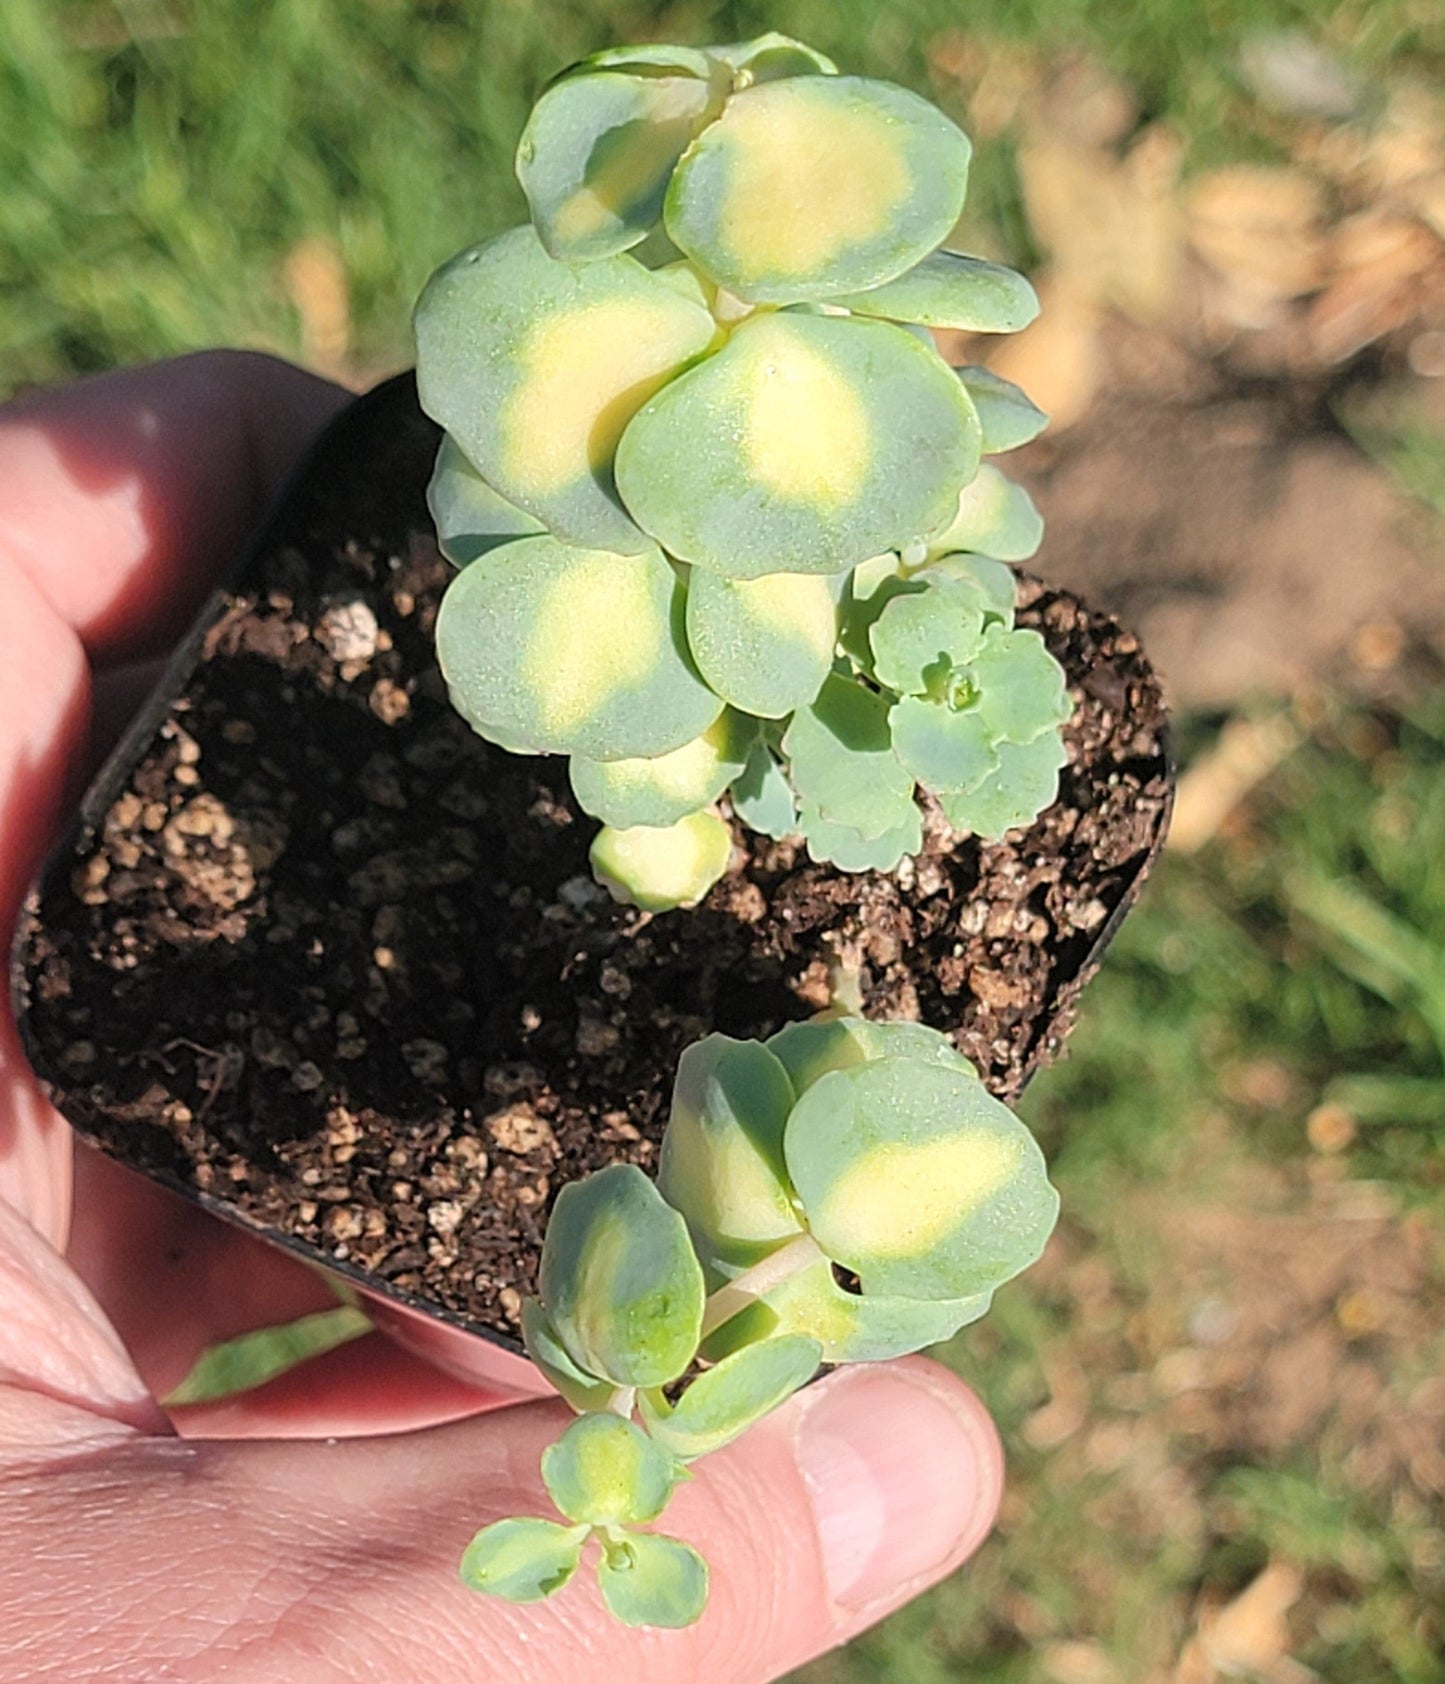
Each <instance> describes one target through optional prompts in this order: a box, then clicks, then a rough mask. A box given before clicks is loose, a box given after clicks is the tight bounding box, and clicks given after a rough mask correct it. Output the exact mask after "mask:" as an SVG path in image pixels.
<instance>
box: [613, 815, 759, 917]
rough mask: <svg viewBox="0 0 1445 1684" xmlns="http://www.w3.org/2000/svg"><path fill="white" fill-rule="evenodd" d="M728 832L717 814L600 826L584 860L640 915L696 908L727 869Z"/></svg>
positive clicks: (615, 898)
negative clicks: (619, 826)
mask: <svg viewBox="0 0 1445 1684" xmlns="http://www.w3.org/2000/svg"><path fill="white" fill-rule="evenodd" d="M732 849H733V839H732V833H731V831H729V829H728V827H727V826H726V825H725V824H724V823H723V821H722V820H721V819H720V818H719V817H718V816H717V814H716V813H711V812H702V813H689V814H688V815H687V817H686V818H681V819H679V820H678V821H677V823H676V824H669V825H642V824H639V825H630V826H628V827H627V828H626V829H623V830H618V829H615V828H614V827H613V826H612V825H603V827H602V829H601V830H599V831H598V832H597V834H596V836H594V837H593V839H592V846H591V848H590V849H589V850H588V853H587V857H588V859H589V860H590V861H591V864H592V871H593V874H594V875H595V877H596V878H597V881H598V882H599V883H601V884H602V886H603V888H605V889H606V890H607V892H608V893H609V894H610V895H611V896H612V898H613V899H614V900H619V901H623V902H625V903H626V904H628V905H630V906H640V907H641V908H642V910H643V911H644V912H671V911H672V910H673V908H674V907H678V906H696V905H697V903H698V902H699V901H700V900H701V899H702V898H703V896H704V895H705V894H706V893H707V892H708V890H709V889H710V888H712V886H713V884H714V883H716V882H717V880H718V878H719V877H721V876H722V874H723V873H724V872H725V871H726V870H727V868H728V861H729V859H730V858H731V857H732Z"/></svg>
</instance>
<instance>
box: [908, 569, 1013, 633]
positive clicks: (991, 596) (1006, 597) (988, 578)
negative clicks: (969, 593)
mask: <svg viewBox="0 0 1445 1684" xmlns="http://www.w3.org/2000/svg"><path fill="white" fill-rule="evenodd" d="M909 578H910V580H911V581H922V582H925V583H926V582H927V581H928V580H929V579H934V578H938V579H953V580H955V581H957V582H958V583H960V584H964V585H967V586H968V587H969V588H970V589H971V590H975V591H977V592H978V594H979V598H980V600H981V601H982V602H983V605H984V613H985V614H986V615H987V616H988V617H989V618H990V619H994V620H999V621H1001V622H1002V624H1003V626H1004V628H1005V630H1008V629H1011V628H1012V626H1013V623H1014V605H1015V603H1016V602H1017V599H1018V576H1017V575H1016V574H1015V573H1014V570H1013V568H1011V567H1010V566H1009V565H1008V563H1007V562H1006V561H995V560H994V559H993V557H992V556H986V555H945V556H939V557H938V558H937V559H936V560H934V561H930V562H929V563H928V564H927V565H926V566H924V567H921V568H919V569H918V570H917V571H916V572H914V573H912V574H910V575H909Z"/></svg>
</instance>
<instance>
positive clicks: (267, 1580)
mask: <svg viewBox="0 0 1445 1684" xmlns="http://www.w3.org/2000/svg"><path fill="white" fill-rule="evenodd" d="M566 1419H567V1416H566V1414H565V1412H564V1411H563V1410H561V1409H560V1408H558V1407H554V1406H551V1405H531V1406H527V1407H524V1408H519V1409H514V1410H507V1411H502V1412H500V1413H498V1414H496V1415H491V1416H483V1417H480V1418H479V1419H477V1420H475V1421H471V1422H467V1423H463V1424H460V1425H458V1426H453V1427H445V1428H438V1429H434V1430H432V1431H431V1432H428V1433H424V1434H417V1435H411V1436H407V1437H402V1438H393V1439H388V1440H379V1441H356V1440H352V1441H344V1442H342V1443H339V1444H336V1445H334V1446H320V1445H311V1446H300V1445H286V1444H248V1445H216V1444H198V1443H191V1444H188V1445H185V1446H165V1445H156V1444H154V1443H146V1442H135V1443H132V1444H129V1445H125V1446H121V1447H119V1448H117V1449H114V1450H112V1451H111V1452H110V1453H108V1454H106V1455H105V1456H103V1457H91V1458H88V1459H87V1460H86V1461H85V1462H83V1463H80V1464H74V1465H65V1466H61V1467H55V1468H52V1469H51V1470H50V1472H49V1474H48V1475H47V1478H46V1479H45V1481H44V1482H29V1483H27V1482H25V1481H23V1480H17V1481H15V1482H14V1484H13V1486H12V1490H11V1491H10V1493H9V1494H8V1495H7V1500H6V1501H5V1502H4V1503H3V1504H0V1541H3V1543H4V1544H5V1545H6V1546H7V1547H6V1548H5V1559H6V1560H7V1562H8V1563H11V1564H12V1565H11V1566H9V1567H7V1571H6V1573H5V1575H3V1576H0V1629H4V1630H5V1632H6V1635H7V1639H8V1640H9V1642H10V1644H11V1645H12V1653H14V1654H15V1655H16V1656H18V1657H20V1659H21V1662H22V1665H24V1664H25V1663H28V1664H29V1668H30V1670H28V1671H26V1673H25V1676H26V1677H27V1678H33V1679H34V1680H36V1681H37V1684H45V1681H47V1680H52V1679H53V1680H60V1679H62V1678H64V1679H66V1680H69V1679H73V1678H78V1677H95V1676H101V1675H104V1676H106V1677H117V1678H150V1677H167V1678H171V1679H174V1680H178V1681H183V1684H184V1681H197V1684H199V1681H200V1680H203V1679H207V1680H208V1679H211V1678H215V1677H219V1676H222V1675H225V1676H230V1668H232V1667H233V1666H234V1667H236V1668H237V1669H238V1672H239V1671H241V1670H244V1672H245V1674H246V1676H251V1677H264V1678H292V1677H303V1676H304V1677H305V1678H306V1679H307V1680H308V1684H312V1681H315V1684H360V1681H361V1680H365V1681H367V1684H390V1681H392V1680H395V1681H397V1684H400V1681H401V1680H403V1679H406V1680H411V1679H415V1678H417V1677H421V1676H425V1677H436V1678H443V1677H445V1678H447V1679H449V1680H453V1681H455V1684H473V1681H476V1684H481V1681H482V1680H486V1681H488V1684H493V1681H495V1680H497V1679H501V1678H512V1677H516V1678H522V1679H525V1680H526V1681H527V1684H562V1681H566V1684H592V1681H594V1680H595V1681H597V1684H602V1681H603V1680H606V1681H608V1684H614V1681H615V1680H616V1679H617V1678H626V1679H628V1680H629V1681H630V1684H633V1681H635V1684H651V1681H653V1680H656V1681H659V1684H661V1681H662V1680H664V1679H665V1680H667V1681H668V1684H673V1681H675V1680H677V1679H679V1678H685V1679H688V1680H695V1681H697V1684H761V1681H763V1680H767V1679H773V1678H776V1677H778V1676H779V1675H780V1674H782V1673H784V1672H787V1671H789V1670H791V1669H792V1668H794V1667H796V1666H798V1665H800V1664H801V1663H802V1662H804V1661H806V1660H808V1659H810V1658H811V1657H813V1656H814V1655H816V1654H818V1653H820V1652H822V1651H823V1650H825V1649H827V1648H830V1647H832V1646H833V1645H835V1644H837V1643H839V1642H842V1641H845V1640H846V1639H847V1638H849V1637H850V1636H852V1635H853V1634H854V1633H856V1632H857V1631H858V1630H860V1629H861V1628H863V1627H864V1626H866V1625H868V1624H871V1623H872V1622H873V1621H874V1620H876V1619H877V1618H879V1617H881V1615H883V1614H885V1613H887V1612H889V1611H890V1610H891V1609H892V1608H894V1607H896V1606H897V1605H898V1604H899V1603H900V1602H901V1601H903V1600H905V1599H906V1598H907V1597H908V1596H910V1595H912V1594H913V1593H914V1592H915V1591H917V1590H918V1589H920V1588H922V1587H923V1586H924V1585H926V1584H928V1583H931V1582H933V1581H934V1580H935V1579H937V1578H938V1577H940V1576H942V1575H943V1574H944V1573H946V1572H948V1571H949V1570H951V1569H952V1568H953V1567H954V1566H956V1565H957V1564H958V1563H959V1562H960V1561H961V1560H962V1559H963V1558H964V1557H965V1556H966V1555H967V1554H968V1553H969V1551H970V1550H971V1549H973V1548H974V1547H976V1545H977V1544H978V1542H979V1541H980V1539H981V1538H982V1537H983V1535H984V1533H985V1532H986V1530H987V1528H988V1526H989V1524H990V1523H991V1520H992V1516H993V1513H994V1510H995V1508H996V1505H997V1501H998V1492H999V1466H1000V1463H999V1455H998V1448H997V1443H996V1440H995V1438H994V1436H993V1433H992V1429H991V1428H990V1427H989V1425H988V1423H987V1419H986V1417H985V1416H984V1414H983V1411H982V1409H981V1408H980V1406H979V1405H978V1403H977V1401H976V1400H975V1399H973V1398H972V1396H971V1394H969V1393H968V1392H967V1391H966V1390H965V1388H963V1387H962V1385H961V1384H960V1383H959V1382H958V1381H956V1380H954V1379H953V1378H952V1377H951V1376H949V1375H948V1374H947V1373H946V1372H945V1371H943V1370H941V1369H939V1368H937V1367H935V1366H934V1365H932V1364H930V1363H926V1362H921V1361H916V1360H915V1361H909V1362H906V1363H901V1364H897V1365H893V1366H891V1367H889V1368H886V1369H872V1370H868V1369H865V1370H851V1371H843V1372H840V1373H838V1374H835V1375H833V1376H832V1377H830V1378H829V1379H827V1380H825V1381H823V1382H822V1383H821V1384H819V1385H818V1386H816V1387H813V1388H811V1389H809V1391H807V1392H806V1393H804V1394H802V1395H800V1396H799V1397H796V1398H794V1399H793V1400H792V1401H791V1402H790V1403H789V1404H788V1405H786V1406H785V1407H784V1408H783V1409H781V1410H779V1411H778V1412H777V1413H776V1414H775V1415H774V1416H773V1417H771V1418H769V1419H768V1420H767V1421H765V1422H764V1423H762V1425H761V1426H759V1427H757V1428H755V1429H754V1430H753V1431H752V1432H750V1433H749V1434H747V1435H746V1436H745V1437H744V1438H743V1439H742V1440H740V1441H738V1443H736V1444H735V1445H733V1446H731V1447H729V1448H728V1449H727V1450H725V1451H722V1452H720V1453H719V1454H718V1455H716V1456H713V1457H709V1458H707V1459H706V1460H705V1461H703V1462H701V1463H699V1464H698V1465H697V1469H696V1478H695V1480H694V1481H693V1482H692V1483H690V1484H688V1485H685V1486H684V1487H683V1488H682V1489H681V1490H680V1492H679V1493H678V1495H677V1497H676V1498H675V1500H674V1502H673V1504H672V1506H671V1507H670V1508H669V1510H668V1511H667V1514H666V1516H665V1517H664V1520H663V1522H662V1523H661V1526H662V1528H663V1529H664V1530H666V1531H667V1532H669V1533H672V1534H675V1535H677V1536H679V1537H682V1538H685V1539H686V1540H688V1541H689V1542H691V1543H692V1544H693V1545H694V1546H695V1547H696V1548H698V1549H699V1550H700V1551H701V1552H702V1553H703V1555H704V1556H705V1557H706V1558H707V1559H708V1560H709V1562H710V1563H711V1570H712V1571H711V1583H712V1589H711V1595H710V1598H709V1603H708V1608H707V1611H706V1613H705V1614H704V1615H703V1618H702V1619H701V1620H700V1621H699V1622H698V1623H697V1625H695V1626H693V1627H691V1628H688V1629H686V1630H683V1631H635V1630H628V1629H625V1628H622V1627H619V1626H617V1625H615V1624H614V1623H612V1621H611V1619H610V1616H608V1615H607V1613H606V1612H605V1610H604V1608H603V1606H602V1603H601V1600H600V1596H599V1594H598V1591H597V1587H596V1583H595V1579H594V1578H593V1576H592V1573H591V1571H590V1557H589V1559H588V1562H587V1563H585V1564H584V1568H583V1570H582V1571H581V1572H579V1574H578V1576H577V1578H576V1579H575V1580H574V1581H573V1582H572V1583H571V1584H570V1585H568V1586H567V1587H566V1588H565V1589H564V1590H563V1591H562V1592H561V1593H560V1594H559V1595H558V1597H557V1598H556V1599H554V1600H551V1601H548V1602H544V1603H540V1604H535V1605H531V1606H526V1607H515V1606H513V1605H511V1604H508V1603H504V1602H499V1601H497V1600H495V1599H491V1598H483V1597H478V1596H476V1595H475V1594H473V1593H471V1592H469V1591H467V1590H466V1589H465V1588H464V1587H463V1586H462V1585H461V1584H460V1583H459V1582H458V1580H457V1577H456V1563H457V1560H458V1558H459V1557H460V1555H461V1552H462V1550H463V1548H464V1547H465V1545H466V1543H467V1541H468V1539H469V1538H470V1536H471V1534H472V1532H473V1531H474V1530H475V1528H476V1527H477V1526H478V1525H479V1524H481V1523H483V1522H486V1521H489V1520H492V1519H495V1518H498V1517H500V1516H503V1515H507V1514H526V1513H537V1514H547V1513H549V1512H551V1511H550V1507H549V1505H548V1504H547V1500H546V1498H545V1495H544V1493H543V1491H542V1488H541V1485H540V1482H539V1479H538V1474H537V1467H538V1459H539V1457H540V1454H541V1452H542V1450H543V1448H544V1447H545V1446H546V1444H547V1443H549V1442H550V1441H551V1440H552V1439H553V1438H554V1437H555V1435H556V1434H557V1432H558V1431H559V1429H560V1428H561V1427H562V1426H564V1425H565V1422H566ZM590 1548H591V1549H593V1550H595V1548H596V1546H595V1545H592V1546H590ZM116 1563H124V1571H123V1572H116V1571H114V1570H113V1567H114V1564H116Z"/></svg>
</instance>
